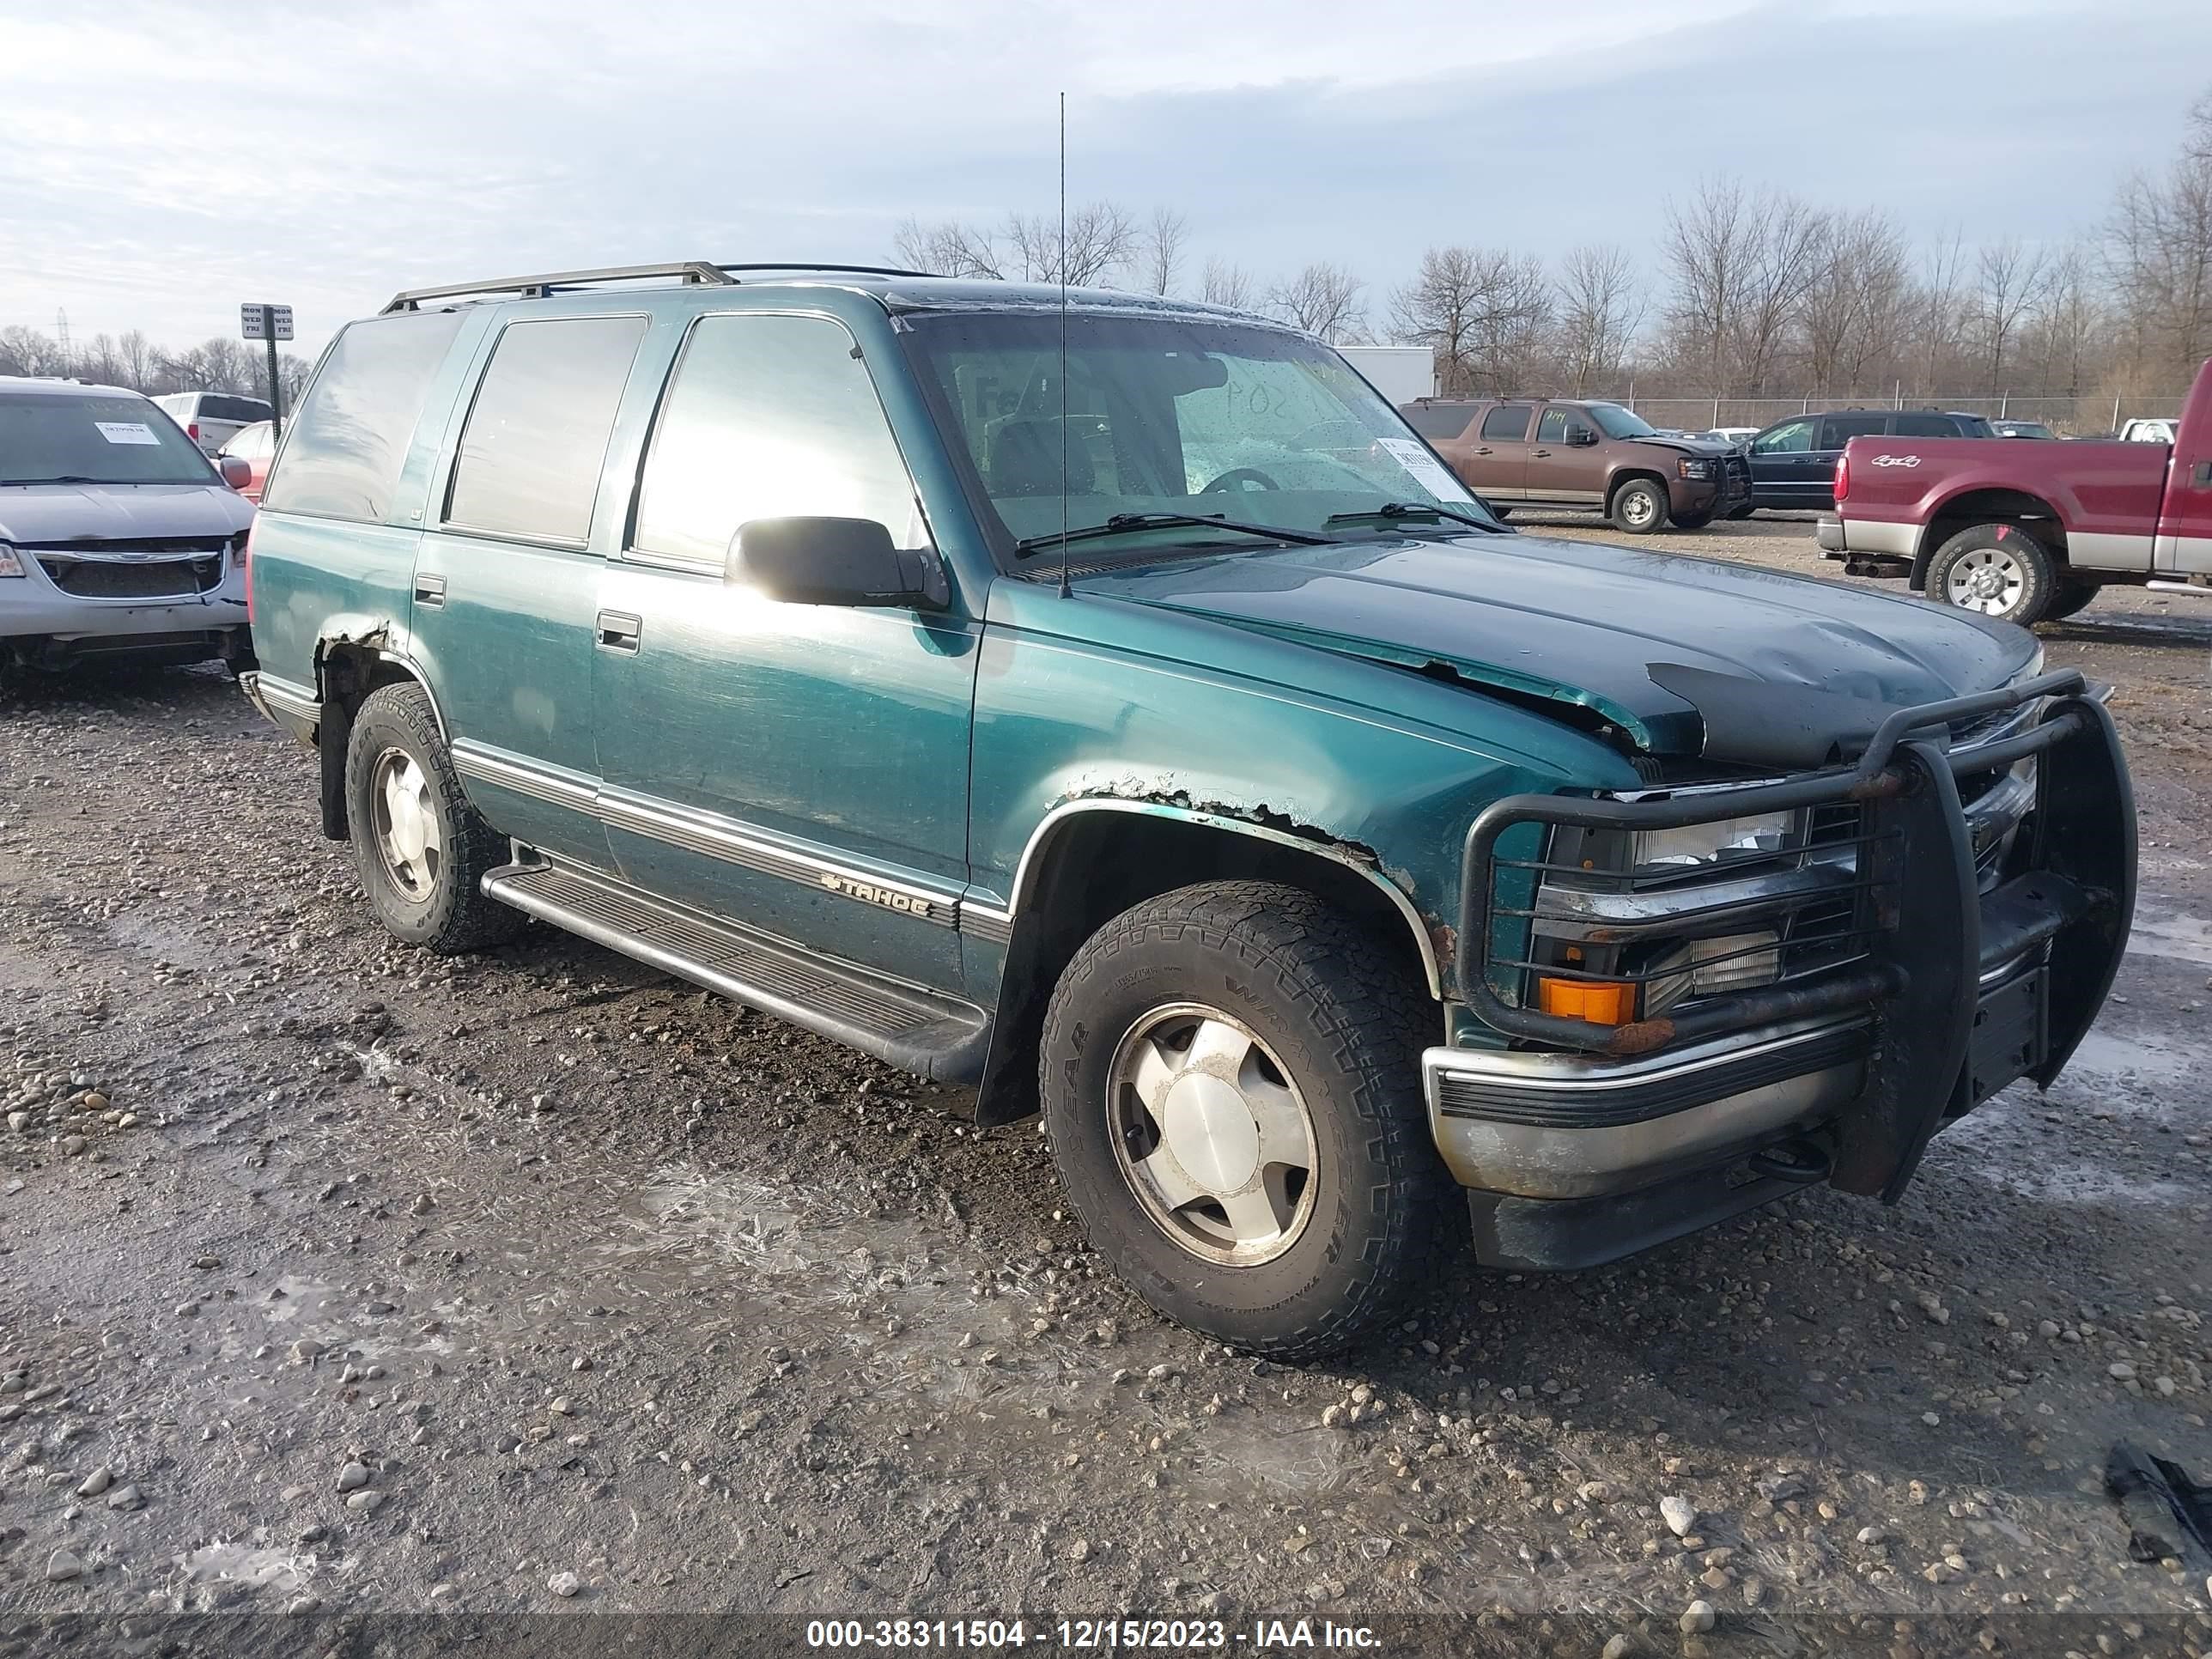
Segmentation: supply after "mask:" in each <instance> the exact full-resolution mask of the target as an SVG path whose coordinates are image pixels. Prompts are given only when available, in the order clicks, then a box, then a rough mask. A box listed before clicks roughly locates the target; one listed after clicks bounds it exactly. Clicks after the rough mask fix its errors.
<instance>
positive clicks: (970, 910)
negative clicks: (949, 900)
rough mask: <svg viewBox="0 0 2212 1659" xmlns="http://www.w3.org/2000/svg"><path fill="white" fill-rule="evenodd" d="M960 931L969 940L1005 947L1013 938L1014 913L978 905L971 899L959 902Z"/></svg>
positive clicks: (990, 906)
mask: <svg viewBox="0 0 2212 1659" xmlns="http://www.w3.org/2000/svg"><path fill="white" fill-rule="evenodd" d="M960 931H961V932H962V933H964V934H966V935H968V936H969V938H971V939H987V940H989V941H990V942H991V943H992V944H994V945H1005V944H1006V943H1007V942H1009V941H1010V940H1011V939H1012V938H1013V936H1014V913H1013V912H1012V911H1011V910H1001V909H999V908H996V907H995V906H993V905H987V904H978V903H976V902H975V901H974V900H972V899H963V900H961V901H960Z"/></svg>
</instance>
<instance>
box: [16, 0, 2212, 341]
mask: <svg viewBox="0 0 2212 1659" xmlns="http://www.w3.org/2000/svg"><path fill="white" fill-rule="evenodd" d="M2206 46H2212V14H2206V13H2205V12H2204V11H2203V9H2202V8H2201V7H2183V6H2179V5H2174V4H2170V3H2166V0H2157V3H2153V4H2144V5H2137V6H2132V7H2130V8H2129V9H2128V10H2127V12H2126V14H2125V15H2116V14H2115V12H2114V9H2111V8H2099V7H2094V6H2092V5H2090V4H2087V3H2080V0H2018V3H2014V4H2011V5H2008V6H2003V7H2000V8H1992V7H1991V6H1989V5H1987V4H1976V3H1972V0H1927V3H1922V4H1914V3H1906V0H1836V3H1820V0H1791V3H1788V4H1783V3H1776V0H1672V3H1670V4H1668V5H1667V6H1665V7H1655V6H1651V5H1649V4H1646V3H1642V0H1584V3H1581V4H1578V5H1576V6H1573V7H1560V6H1554V5H1550V4H1544V3H1526V4H1515V5H1498V4H1491V5H1476V6H1470V5H1468V4H1465V3H1460V4H1457V5H1444V4H1440V3H1427V4H1401V5H1396V6H1389V7H1366V8H1346V7H1344V6H1342V5H1340V4H1335V3H1331V4H1322V3H1312V0H1273V3H1261V0H1214V3H1209V4H1206V5H1191V4H1189V3H1188V0H1181V3H1169V0H1117V3H1116V4H1115V5H1112V6H1097V5H1042V4H1036V3H1015V0H976V3H972V4H968V5H963V6H961V7H957V8H954V7H948V6H945V5H944V4H942V3H922V0H869V3H859V4H854V3H840V4H836V5H820V6H813V7H799V8H793V7H767V6H762V5H757V4H753V5H736V6H732V5H722V6H715V7H705V6H684V7H680V8H678V7H665V6H656V5H653V4H643V3H639V4H630V5H627V6H610V5H607V4H606V3H605V0H541V3H533V4H532V5H530V6H528V7H507V6H492V5H486V4H470V3H462V0H418V3H412V4H410V3H397V4H362V3H334V4H325V5H323V6H320V7H317V8H301V7H298V6H295V5H290V4H278V3H273V0H234V3H230V4H227V5H225V6H224V7H223V8H222V9H220V10H215V11H210V10H207V9H203V8H199V7H185V6H183V5H178V4H172V3H137V4H133V3H131V0H109V3H106V4H103V5H102V6H100V7H98V8H69V9H62V8H56V7H53V6H52V5H51V3H48V0H0V66H4V67H0V246H4V247H5V248H7V249H8V250H9V253H8V257H7V258H6V259H5V260H4V262H0V324H4V323H11V322H27V323H31V324H33V325H41V326H44V325H50V324H51V321H52V314H53V312H54V310H55V308H56V307H67V308H68V309H69V312H70V319H71V323H72V326H73V328H74V330H75V331H76V333H77V334H78V335H79V336H80V337H82V336H87V335H89V334H90V333H92V332H94V331H97V330H106V331H119V330H121V329H124V328H127V327H131V326H133V325H137V326H142V327H144V328H145V329H146V330H147V331H149V332H150V333H152V334H154V335H155V337H157V338H161V339H168V340H174V341H185V340H189V339H193V338H197V337H204V336H206V335H209V334H213V333H228V332H229V331H231V330H232V329H233V328H234V326H235V317H236V311H235V307H236V305H237V303H238V301H240V300H244V299H256V298H258V299H271V300H279V301H289V302H290V303H292V304H293V306H294V307H295V310H296V311H297V313H298V314H299V317H300V319H301V344H302V346H303V348H309V349H311V348H312V347H313V345H314V344H316V343H319V340H320V339H321V338H322V337H325V336H326V334H327V332H328V331H329V330H330V329H331V328H332V327H334V326H335V325H337V324H338V323H339V322H341V321H343V320H344V319H347V318H349V317H352V316H357V315H361V314H362V313H366V312H368V311H372V310H374V308H375V307H377V306H378V305H379V304H380V303H381V302H382V301H383V300H384V299H386V297H388V295H390V294H391V293H392V292H393V291H394V290H396V289H400V288H403V287H407V286H410V285H414V284H422V283H436V282H441V281H450V280H453V279H455V278H457V277H466V276H478V275H484V276H490V275H498V274H504V273H507V272H510V271H524V270H545V269H558V268H562V267H565V266H570V265H597V264H623V263H632V262H637V261H641V260H649V259H659V258H685V257H700V256H702V255H703V256H706V257H711V258H725V259H750V258H779V257H781V258H851V259H859V260H871V261H872V260H880V259H883V258H885V257H887V255H888V253H889V250H890V239H891V234H892V231H893V229H894V228H895V226H896V223H897V222H898V221H899V219H900V218H902V216H905V215H907V214H908V213H915V214H918V215H920V216H923V217H925V218H928V217H939V216H969V217H973V218H977V219H982V220H987V221H991V220H996V219H998V218H1000V216H1003V215H1004V213H1005V212H1006V210H1008V209H1009V208H1016V207H1018V208H1024V209H1036V208H1043V207H1046V206H1048V205H1049V203H1050V200H1051V197H1052V192H1053V190H1054V185H1055V181H1056V177H1057V172H1056V167H1057V163H1056V159H1055V156H1054V143H1055V131H1056V130H1055V111H1054V94H1055V93H1056V92H1058V91H1060V90H1061V89H1063V88H1064V89H1066V91H1067V92H1068V93H1069V94H1070V121H1069V131H1070V142H1071V157H1070V177H1071V185H1072V187H1073V190H1074V191H1075V193H1076V195H1077V196H1078V197H1079V198H1082V197H1092V196H1112V197H1116V198H1119V199H1121V200H1123V201H1124V202H1126V203H1127V204H1130V205H1132V206H1133V207H1136V208H1138V209H1139V210H1142V209H1144V208H1146V207H1148V206H1149V205H1150V204H1152V203H1153V202H1156V201H1158V202H1164V203H1167V204H1171V205H1173V206H1176V207H1177V208H1179V209H1181V210H1183V211H1184V212H1185V213H1186V214H1187V215H1188V218H1189V220H1190V222H1191V226H1192V231H1193V235H1194V249H1193V252H1194V256H1195V258H1194V261H1193V265H1192V269H1193V270H1195V269H1196V265H1197V264H1198V263H1200V262H1202V260H1203V259H1204V258H1206V256H1207V255H1209V254H1211V255H1218V256H1220V257H1225V258H1232V259H1235V260H1237V261H1238V262H1240V263H1242V264H1245V265H1247V266H1248V267H1250V268H1253V269H1255V270H1259V271H1261V272H1263V273H1269V274H1272V273H1276V272H1281V271H1285V270H1290V269H1294V268H1295V267H1296V266H1297V265H1299V264H1304V263H1305V262H1306V261H1307V260H1309V259H1314V258H1329V259H1334V260H1337V261H1339V262H1340V263H1344V264H1349V265H1351V266H1352V268H1353V269H1354V270H1357V271H1358V272H1359V273H1360V274H1361V275H1363V276H1364V277H1365V278H1366V279H1367V281H1368V283H1370V289H1371V290H1373V291H1374V292H1376V293H1377V294H1378V295H1379V294H1380V293H1381V292H1382V291H1383V290H1384V289H1387V288H1388V287H1389V285H1390V284H1391V283H1395V281H1397V280H1400V279H1401V276H1402V275H1403V273H1404V272H1405V271H1406V270H1407V269H1408V268H1409V267H1410V266H1411V265H1412V264H1413V261H1414V259H1415V258H1418V256H1419V250H1420V249H1421V247H1422V246H1425V245H1427V244H1429V243H1431V242H1436V241H1493V242H1498V241H1502V242H1507V243H1510V244H1512V245H1514V246H1521V247H1526V248H1528V249H1529V250H1531V251H1534V252H1540V253H1543V254H1546V255H1547V256H1549V255H1556V254H1557V253H1559V252H1562V251H1564V250H1565V248H1566V247H1568V246H1572V245H1573V244H1574V243H1576V242H1577V241H1583V240H1593V239H1602V240H1617V241H1620V242H1623V243H1625V244H1626V245H1628V246H1630V247H1632V249H1635V250H1637V251H1638V252H1639V254H1642V255H1644V256H1646V263H1647V264H1649V263H1650V259H1649V252H1650V249H1651V247H1652V245H1653V243H1654V240H1655V239H1656V231H1657V228H1658V225H1659V222H1660V218H1661V215H1662V210H1663V204H1664V200H1665V197H1667V195H1668V193H1670V192H1673V191H1680V190H1682V189H1684V188H1686V187H1688V186H1690V185H1693V184H1694V182H1695V180H1696V179H1697V178H1698V176H1699V174H1701V173H1711V172H1716V171H1723V170H1725V171H1733V172H1736V173H1741V174H1742V175H1744V176H1745V177H1746V178H1747V179H1751V180H1753V181H1754V182H1763V183H1770V184H1772V185H1778V186H1781V187H1785V188H1790V189H1794V190H1796V191H1801V192H1802V193H1804V194H1806V195H1808V196H1809V197H1813V198H1814V199H1815V200H1819V201H1822V202H1827V203H1833V204H1838V205H1853V206H1856V205H1861V204H1879V205H1883V206H1887V207H1890V208H1892V209H1893V210H1894V211H1896V212H1898V213H1899V216H1901V217H1903V218H1904V219H1905V221H1906V222H1907V223H1908V224H1909V225H1910V226H1911V227H1912V228H1914V229H1915V230H1916V231H1918V232H1921V233H1923V234H1934V231H1935V229H1936V228H1937V227H1939V226H1942V225H1945V224H1949V223H1954V222H1956V223H1959V224H1960V225H1962V226H1963V227H1964V228H1965V229H1966V234H1967V235H1968V237H1969V240H1972V239H1973V238H1975V237H1977V236H1981V235H1988V236H1992V237H1994V236H1998V235H2003V234H2019V235H2022V236H2025V237H2028V238H2031V239H2042V238H2054V237H2057V236H2062V235H2064V234H2068V233H2069V231H2070V230H2072V229H2073V228H2076V227H2079V226H2081V225H2084V224H2087V223H2091V222H2094V221H2095V220H2096V219H2097V218H2098V217H2099V216H2100V215H2101V212H2102V210H2103V204H2104V202H2105V201H2106V198H2107V197H2108V196H2109V193H2110V190H2111V187H2112V184H2113V183H2115V182H2116V181H2117V179H2118V178H2119V177H2121V176H2122V175H2123V174H2124V173H2126V172H2127V171H2128V170H2129V169H2130V168H2131V167H2136V166H2141V165H2147V164H2154V163H2156V162H2157V161H2160V159H2161V157H2162V155H2163V154H2164V152H2165V148H2166V145H2167V144H2168V143H2170V142H2171V134H2172V131H2174V130H2176V128H2177V127H2178V123H2179V110H2180V107H2181V106H2182V104H2183V103H2184V102H2185V100H2186V98H2187V96H2188V95H2189V94H2190V93H2191V92H2192V91H2193V90H2194V89H2195V88H2194V86H2193V84H2192V83H2193V82H2194V81H2195V80H2196V79H2197V77H2198V76H2199V75H2200V74H2201V71H2200V70H2198V69H2197V68H2196V67H2194V66H2195V65H2200V64H2203V62H2205V61H2206V59H2207V55H2208V54H2207V52H2206V51H2205V50H2204V49H2205V47H2206ZM2054 62H2063V63H2064V64H2066V65H2067V75H2066V77H2065V81H2064V84H2063V87H2061V88H2055V89H2053V88H2051V81H2050V76H2049V74H2048V66H2049V65H2050V64H2052V63H2054ZM2027 87H2035V88H2044V89H2045V90H2043V91H2041V92H2039V94H2038V95H2037V96H2036V97H2035V98H2034V99H2033V100H2029V99H2027V97H2026V96H2025V95H2018V96H2015V95H2010V94H2008V93H2007V91H2006V89H2007V88H2027Z"/></svg>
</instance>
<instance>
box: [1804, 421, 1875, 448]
mask: <svg viewBox="0 0 2212 1659" xmlns="http://www.w3.org/2000/svg"><path fill="white" fill-rule="evenodd" d="M1888 424H1889V416H1887V415H1882V414H1878V413H1872V412H1869V413H1867V414H1863V415H1824V416H1821V417H1820V444H1819V445H1818V446H1817V447H1820V448H1821V449H1841V448H1842V447H1844V445H1845V444H1847V443H1849V442H1850V441H1851V440H1852V439H1854V438H1875V437H1879V436H1881V431H1882V428H1884V427H1886V426H1887V425H1888Z"/></svg>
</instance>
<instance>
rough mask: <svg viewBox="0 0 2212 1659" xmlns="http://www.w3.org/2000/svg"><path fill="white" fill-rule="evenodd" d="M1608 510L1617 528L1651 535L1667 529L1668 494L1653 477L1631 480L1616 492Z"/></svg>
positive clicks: (1639, 534)
mask: <svg viewBox="0 0 2212 1659" xmlns="http://www.w3.org/2000/svg"><path fill="white" fill-rule="evenodd" d="M1606 511H1607V515H1608V516H1609V517H1611V519H1612V520H1613V528H1614V529H1616V530H1625V531H1626V532H1628V533H1629V534H1630V535H1632V536H1649V535H1650V534H1651V533H1652V532H1655V531H1660V530H1664V529H1665V528H1666V527H1667V492H1666V490H1665V489H1662V487H1661V486H1660V485H1659V484H1658V483H1656V482H1654V481H1653V480H1651V479H1650V478H1631V479H1630V480H1629V481H1628V482H1627V483H1625V484H1623V485H1621V487H1620V489H1616V490H1614V491H1613V504H1612V505H1611V506H1610V507H1607V509H1606Z"/></svg>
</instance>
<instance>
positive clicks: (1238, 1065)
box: [1107, 1003, 1319, 1267]
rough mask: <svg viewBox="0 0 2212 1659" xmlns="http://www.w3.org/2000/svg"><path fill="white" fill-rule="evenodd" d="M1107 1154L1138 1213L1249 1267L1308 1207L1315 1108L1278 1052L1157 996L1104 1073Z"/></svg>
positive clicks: (1276, 1250) (1292, 1232)
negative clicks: (1111, 1151)
mask: <svg viewBox="0 0 2212 1659" xmlns="http://www.w3.org/2000/svg"><path fill="white" fill-rule="evenodd" d="M1107 1112H1108V1116H1109V1126H1108V1127H1109V1130H1110V1136H1109V1138H1110V1139H1111V1140H1112V1142H1113V1146H1114V1157H1115V1162H1116V1164H1118V1165H1119V1166H1120V1168H1121V1175H1122V1178H1123V1179H1124V1180H1126V1181H1127V1182H1128V1185H1129V1190H1130V1192H1131V1193H1132V1194H1134V1196H1135V1198H1136V1200H1137V1204H1138V1207H1139V1209H1141V1210H1142V1211H1143V1212H1145V1216H1146V1219H1148V1220H1150V1221H1151V1222H1152V1225H1154V1226H1156V1227H1158V1229H1159V1230H1160V1231H1162V1232H1164V1233H1165V1234H1166V1235H1167V1236H1168V1237H1170V1239H1172V1240H1173V1241H1174V1242H1175V1243H1176V1245H1178V1246H1179V1247H1180V1248H1181V1249H1183V1250H1185V1251H1187V1252H1188V1253H1189V1254H1190V1255H1194V1256H1196V1257H1198V1258H1199V1259H1200V1260H1201V1261H1210V1262H1214V1263H1217V1264H1218V1265H1221V1266H1224V1267H1258V1266H1260V1265H1261V1263H1263V1262H1267V1261H1273V1260H1275V1258H1276V1257H1278V1256H1279V1255H1282V1254H1283V1253H1284V1252H1285V1251H1286V1250H1288V1249H1290V1248H1291V1246H1292V1245H1294V1244H1296V1243H1297V1241H1298V1239H1299V1237H1301V1236H1302V1235H1303V1234H1304V1231H1305V1229H1306V1225H1307V1223H1308V1222H1309V1221H1310V1220H1311V1219H1312V1216H1313V1209H1314V1194H1315V1189H1316V1186H1317V1184H1318V1183H1317V1182H1316V1179H1315V1176H1316V1164H1317V1163H1318V1161H1319V1155H1318V1152H1317V1151H1316V1136H1315V1133H1314V1127H1313V1117H1312V1115H1311V1114H1310V1112H1309V1111H1308V1110H1307V1109H1306V1104H1305V1100H1304V1097H1303V1096H1302V1095H1301V1094H1300V1093H1299V1091H1298V1088H1297V1084H1296V1083H1294V1082H1293V1081H1292V1080H1291V1074H1290V1073H1289V1071H1288V1070H1287V1069H1285V1066H1283V1064H1282V1062H1281V1060H1279V1059H1278V1058H1277V1057H1276V1056H1275V1054H1274V1052H1273V1050H1272V1049H1270V1048H1268V1047H1267V1044H1266V1043H1265V1042H1261V1040H1260V1038H1259V1036H1257V1034H1255V1032H1254V1031H1253V1030H1252V1029H1251V1028H1250V1027H1249V1026H1248V1025H1246V1024H1244V1023H1243V1021H1241V1020H1238V1019H1236V1018H1232V1017H1231V1016H1230V1015H1228V1014H1225V1013H1223V1012H1221V1011H1220V1010H1219V1009H1218V1008H1211V1007H1208V1006H1206V1005H1204V1004H1202V1003H1173V1004H1170V1005H1168V1006H1164V1007H1159V1008H1155V1009H1153V1010H1152V1012H1149V1013H1147V1014H1146V1015H1145V1017H1144V1018H1141V1019H1139V1020H1138V1021H1137V1022H1136V1024H1133V1025H1132V1026H1131V1027H1130V1028H1129V1030H1128V1032H1127V1034H1126V1035H1125V1036H1123V1037H1122V1039H1121V1042H1120V1044H1119V1045H1118V1046H1117V1047H1116V1048H1115V1052H1114V1060H1113V1064H1112V1066H1110V1067H1109V1070H1108V1073H1107Z"/></svg>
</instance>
